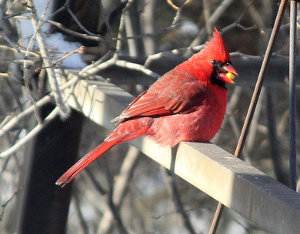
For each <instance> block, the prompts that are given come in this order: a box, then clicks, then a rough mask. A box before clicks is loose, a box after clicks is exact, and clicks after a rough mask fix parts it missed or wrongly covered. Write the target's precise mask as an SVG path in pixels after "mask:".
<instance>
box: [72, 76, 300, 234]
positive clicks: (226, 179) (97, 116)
mask: <svg viewBox="0 0 300 234" xmlns="http://www.w3.org/2000/svg"><path fill="white" fill-rule="evenodd" d="M72 76H74V75H73V74H70V77H72ZM66 92H69V91H68V90H66ZM131 99H132V96H131V95H129V94H128V93H126V92H125V91H123V90H122V89H120V88H118V87H117V86H115V85H112V84H110V83H108V82H106V81H104V80H101V79H99V80H98V81H84V80H81V81H79V82H78V83H77V84H76V85H75V87H73V95H72V97H71V98H69V101H68V102H69V104H70V105H71V106H72V107H73V108H75V109H77V110H79V111H81V112H82V113H83V114H84V115H85V116H87V117H88V118H90V119H91V120H93V121H94V122H96V123H97V124H99V125H101V126H103V127H105V128H108V129H111V128H112V127H113V124H112V123H111V122H110V120H111V119H113V118H114V117H116V116H117V115H118V114H119V113H120V111H121V110H122V109H124V107H125V106H126V105H127V104H128V103H129V102H130V100H131ZM130 144H132V145H134V146H136V147H137V148H138V149H139V150H140V151H141V152H143V153H144V154H145V155H146V156H148V157H150V158H151V159H153V160H154V161H156V162H157V163H159V164H160V165H162V166H164V167H166V168H170V167H171V165H172V162H174V165H173V166H174V167H173V169H174V172H175V174H176V175H178V176H180V177H181V178H183V179H184V180H186V181H187V182H189V183H190V184H192V185H193V186H195V187H197V188H198V189H200V190H202V191H204V192H205V193H207V194H208V195H209V196H211V197H213V198H214V199H216V200H218V201H220V202H221V203H223V204H224V205H225V206H227V207H229V208H232V209H233V210H235V211H237V212H238V213H240V214H241V215H242V216H244V217H245V218H247V219H249V220H251V221H253V222H255V223H256V224H257V225H258V226H259V227H261V228H263V229H265V230H267V231H270V232H272V233H281V234H282V233H289V234H293V233H295V234H296V233H299V230H300V222H299V220H300V195H299V194H298V193H296V192H294V191H292V190H290V189H289V188H287V187H286V186H284V185H282V184H280V183H278V182H277V181H275V180H274V179H272V178H271V177H269V176H267V175H265V174H264V173H262V172H261V171H259V170H257V169H256V168H254V167H253V166H251V165H249V164H248V163H247V162H244V161H242V160H240V159H237V158H234V157H233V155H232V154H230V153H228V152H226V151H224V150H223V149H221V148H219V147H218V146H216V145H213V144H204V143H181V144H180V145H179V147H178V148H177V149H176V150H175V151H176V152H174V150H171V149H170V148H168V147H161V146H159V145H157V144H156V143H155V142H153V141H152V140H150V139H148V138H142V139H139V140H136V141H133V142H131V143H130ZM174 159H175V160H174Z"/></svg>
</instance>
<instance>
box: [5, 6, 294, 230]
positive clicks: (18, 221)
mask: <svg viewBox="0 0 300 234" xmlns="http://www.w3.org/2000/svg"><path fill="white" fill-rule="evenodd" d="M278 4H279V1H273V0H265V1H259V0H252V1H249V0H240V1H235V0H210V1H209V0H186V1H181V0H128V1H127V0H47V1H45V0H0V6H1V7H0V96H1V97H0V121H1V122H0V137H1V140H0V151H1V153H0V230H1V231H0V232H1V233H3V234H6V233H7V234H8V233H9V234H10V233H31V234H32V233H33V234H35V233H70V234H71V233H82V234H93V233H95V234H96V233H97V234H104V233H139V234H140V233H141V234H143V233H145V234H148V233H149V234H150V233H153V234H154V233H155V234H156V233H157V234H160V233H162V234H165V233H166V234H169V233H170V234H185V233H187V234H188V233H207V232H208V228H209V224H210V220H211V217H212V215H213V212H214V210H215V207H216V205H217V202H216V201H215V200H213V199H212V198H210V197H208V196H207V195H206V194H204V193H202V192H201V191H199V190H197V189H195V188H194V187H193V186H192V185H190V184H188V183H187V182H185V181H183V180H181V179H180V178H178V177H176V178H175V180H174V178H172V177H171V176H170V174H169V173H168V172H167V171H166V170H165V169H163V168H161V167H160V166H159V165H158V164H157V163H155V162H153V161H152V160H151V159H149V158H147V157H145V156H144V155H142V154H141V153H139V152H138V151H137V150H136V149H135V148H133V147H130V146H128V145H121V146H118V147H115V148H113V149H112V150H110V151H109V152H108V153H107V154H106V156H105V157H103V158H102V159H101V160H98V161H96V162H95V163H93V164H92V165H91V166H90V167H89V168H88V170H86V171H85V172H84V173H83V174H82V175H81V176H79V177H78V179H77V180H76V181H75V183H73V185H72V186H67V187H66V188H64V189H59V188H57V186H55V185H54V182H55V180H56V179H57V178H58V176H59V175H60V174H61V173H62V172H63V171H64V170H65V169H66V168H67V167H68V166H69V165H71V164H72V163H73V162H74V161H75V160H76V158H78V157H80V156H82V155H84V154H85V153H86V152H88V151H89V150H90V149H92V148H93V147H95V146H96V145H97V144H98V143H99V142H101V141H102V140H103V139H104V138H105V135H106V134H107V132H108V131H107V130H105V129H103V128H101V127H100V126H98V125H96V124H95V123H93V122H91V121H90V120H88V119H87V118H84V117H83V116H82V115H81V114H80V113H79V112H76V111H74V110H71V109H70V108H69V107H68V106H67V104H66V103H65V99H64V97H62V93H61V92H60V91H57V90H58V89H59V88H63V87H62V85H61V84H62V82H61V80H64V79H65V76H66V74H67V71H72V72H80V71H82V69H86V71H87V70H89V69H90V67H89V66H90V65H93V64H98V65H99V64H101V63H105V61H107V60H109V59H111V58H112V57H113V56H115V58H116V60H120V61H121V60H122V61H126V62H128V64H131V65H135V66H126V64H125V65H118V64H117V63H114V62H112V63H111V64H109V65H105V66H103V67H102V68H98V70H97V69H96V71H93V72H91V74H92V75H91V76H83V77H82V79H87V80H97V77H101V78H103V79H106V80H107V81H108V82H113V83H114V84H116V85H118V86H120V87H121V88H123V89H125V90H126V91H128V92H129V93H131V94H132V95H137V94H138V93H140V92H141V91H143V90H145V89H147V87H148V86H149V85H150V84H151V83H153V82H154V81H155V80H156V79H157V77H158V76H159V75H161V74H163V73H164V72H166V71H168V70H169V69H171V68H172V67H174V66H175V65H176V64H178V63H179V62H181V61H183V60H184V59H186V58H188V57H190V56H191V55H192V54H193V53H195V52H197V51H199V50H200V49H201V48H202V46H201V45H203V43H204V42H205V41H206V40H207V39H208V38H209V37H210V35H211V33H212V31H213V29H214V28H215V27H216V28H218V29H220V30H221V31H222V33H223V36H224V39H225V42H226V45H227V47H228V49H229V50H230V52H231V56H232V62H233V64H234V66H235V67H236V68H237V70H238V72H239V74H240V76H239V77H238V82H237V85H235V86H232V87H230V92H229V93H230V95H229V97H228V109H227V114H226V118H225V120H224V123H223V127H222V129H221V131H220V132H219V134H218V135H217V136H216V137H215V138H214V139H213V143H215V144H217V145H219V146H220V147H222V148H223V149H225V150H227V151H228V152H231V153H233V151H234V149H235V146H236V144H237V140H238V137H239V134H240V129H241V127H242V124H243V121H244V118H245V115H246V111H247V108H248V105H249V102H250V98H251V95H252V92H253V88H254V85H255V81H256V77H257V74H258V70H259V68H260V63H261V60H262V56H263V54H264V51H265V48H266V44H267V41H268V38H269V35H270V32H271V29H272V26H273V22H274V18H275V16H276V12H277V9H278ZM299 24H300V22H299ZM297 27H298V28H299V25H297ZM288 40H289V14H288V11H287V12H286V14H285V16H284V20H283V22H282V25H281V27H280V31H279V35H278V38H277V41H276V44H275V48H274V51H273V56H272V59H271V62H270V66H269V69H268V71H267V75H266V82H265V85H264V87H263V90H262V93H261V96H260V99H259V102H258V106H257V109H256V112H255V115H254V119H253V123H252V125H251V130H250V132H249V136H248V139H247V142H246V147H245V149H244V151H243V154H242V157H243V159H244V160H246V161H248V162H250V163H251V164H252V165H253V166H255V167H256V168H258V169H260V170H262V171H263V172H264V173H266V174H267V175H269V176H272V177H274V178H275V179H276V180H278V181H280V182H281V183H284V184H286V185H289V182H288V181H289V180H288V155H289V135H288V134H289V131H288V121H289V114H288V113H289V112H288V84H287V79H288V77H287V75H288V45H289V44H288ZM297 46H298V48H299V40H297ZM296 51H297V56H298V49H297V50H296ZM296 63H297V70H296V72H297V73H299V69H298V68H299V65H298V64H299V60H298V57H297V60H296ZM90 70H91V69H90ZM90 70H89V71H90ZM298 80H299V79H298ZM71 85H72V84H71ZM297 85H298V86H297V88H299V81H298V83H297ZM298 91H299V89H298ZM299 98H300V95H298V103H299ZM120 111H121V110H120ZM299 112H300V108H298V115H297V116H298V123H299V116H300V113H299ZM297 134H298V138H299V131H298V132H297ZM299 147H300V144H299V141H298V142H297V151H298V152H299ZM162 156H163V155H162ZM178 202H179V205H178ZM43 228H44V229H43ZM41 230H44V231H42V232H41ZM217 233H220V234H221V233H222V234H244V233H245V234H246V233H251V234H252V233H253V234H254V233H255V234H258V233H260V234H262V233H266V232H264V231H263V230H260V229H259V228H258V227H256V226H255V224H253V223H251V222H250V221H249V220H246V219H245V218H243V217H242V216H240V215H239V214H237V213H236V212H234V211H231V210H229V209H226V210H225V213H224V215H223V216H222V219H221V223H220V226H219V229H218V231H217Z"/></svg>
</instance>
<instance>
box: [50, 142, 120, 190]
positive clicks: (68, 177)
mask: <svg viewBox="0 0 300 234" xmlns="http://www.w3.org/2000/svg"><path fill="white" fill-rule="evenodd" d="M118 143H119V142H118V141H117V142H116V141H104V142H103V143H102V144H100V145H98V146H97V147H96V148H95V149H94V150H93V151H91V152H89V153H88V154H86V155H85V156H84V157H83V158H81V159H80V160H79V161H78V162H77V163H75V164H74V165H73V166H72V167H71V168H69V170H67V171H66V172H65V173H64V174H63V175H62V176H61V177H59V179H58V180H57V181H56V183H55V184H56V185H59V186H61V187H64V186H65V185H66V184H68V183H70V182H71V181H72V180H73V179H74V178H75V177H76V176H77V175H78V174H79V173H80V172H81V171H82V170H84V169H85V168H86V167H87V166H88V165H89V164H90V163H92V162H93V161H94V160H96V159H97V158H99V157H101V156H102V155H103V154H104V153H105V152H106V151H107V150H109V149H110V148H111V147H113V146H114V145H116V144H118Z"/></svg>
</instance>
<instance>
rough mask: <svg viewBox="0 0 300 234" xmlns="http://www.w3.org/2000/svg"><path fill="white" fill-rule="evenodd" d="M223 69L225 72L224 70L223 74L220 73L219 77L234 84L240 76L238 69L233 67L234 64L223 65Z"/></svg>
mask: <svg viewBox="0 0 300 234" xmlns="http://www.w3.org/2000/svg"><path fill="white" fill-rule="evenodd" d="M222 70H224V72H222V73H221V74H219V77H220V78H221V79H222V80H223V81H224V82H225V83H228V84H234V79H235V77H237V76H238V73H237V72H236V70H235V69H234V68H233V66H232V65H231V64H226V65H223V66H222Z"/></svg>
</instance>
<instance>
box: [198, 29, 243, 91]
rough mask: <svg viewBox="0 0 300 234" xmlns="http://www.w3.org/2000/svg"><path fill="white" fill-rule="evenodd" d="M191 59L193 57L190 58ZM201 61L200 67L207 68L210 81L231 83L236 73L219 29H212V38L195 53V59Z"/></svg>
mask: <svg viewBox="0 0 300 234" xmlns="http://www.w3.org/2000/svg"><path fill="white" fill-rule="evenodd" d="M192 60H193V59H192ZM196 60H198V61H199V62H200V63H201V65H202V66H201V68H200V69H203V67H206V68H209V69H207V70H209V73H210V75H209V76H208V77H209V79H211V81H212V83H215V84H219V85H221V86H225V84H233V83H234V81H235V78H236V76H237V75H238V73H237V72H236V70H235V69H234V67H233V66H232V64H231V62H230V55H229V53H228V50H227V49H226V46H225V44H224V40H223V38H222V35H221V33H220V31H218V30H217V29H215V30H214V33H213V36H212V38H211V39H210V40H209V41H208V42H207V43H206V44H205V46H204V48H203V49H202V50H201V51H200V52H199V53H198V54H196V55H195V61H196Z"/></svg>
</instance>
